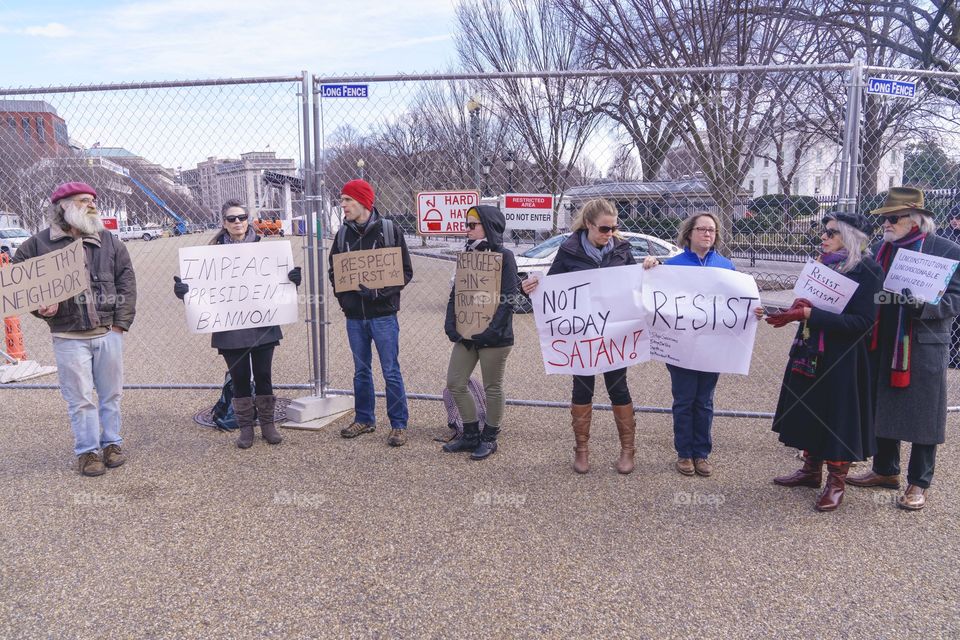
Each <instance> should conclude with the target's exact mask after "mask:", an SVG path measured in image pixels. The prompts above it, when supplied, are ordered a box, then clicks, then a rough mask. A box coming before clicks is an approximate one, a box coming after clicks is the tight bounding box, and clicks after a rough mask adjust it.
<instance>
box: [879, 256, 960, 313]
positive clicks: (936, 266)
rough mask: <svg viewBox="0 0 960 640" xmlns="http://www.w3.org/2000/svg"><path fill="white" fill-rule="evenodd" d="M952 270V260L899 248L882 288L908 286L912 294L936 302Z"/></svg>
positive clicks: (954, 265) (895, 289)
mask: <svg viewBox="0 0 960 640" xmlns="http://www.w3.org/2000/svg"><path fill="white" fill-rule="evenodd" d="M956 270H957V261H956V260H951V259H949V258H940V257H938V256H929V255H927V254H925V253H919V252H917V251H910V250H909V249H900V250H899V251H897V255H895V256H894V257H893V264H891V265H890V271H888V272H887V277H886V278H885V279H884V281H883V288H884V289H886V290H887V291H890V292H891V293H903V290H904V289H910V292H911V293H912V294H913V295H914V297H916V298H919V299H921V300H923V301H924V302H927V303H929V304H940V298H942V297H943V292H944V291H946V290H947V285H949V284H950V279H951V278H953V272H954V271H956Z"/></svg>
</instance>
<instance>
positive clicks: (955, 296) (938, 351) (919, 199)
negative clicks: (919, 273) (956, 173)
mask: <svg viewBox="0 0 960 640" xmlns="http://www.w3.org/2000/svg"><path fill="white" fill-rule="evenodd" d="M871 213H873V214H875V215H877V216H879V217H880V219H881V220H882V223H883V242H882V243H880V244H878V245H877V246H875V247H874V254H875V255H876V260H877V262H879V263H880V266H881V267H883V270H884V272H885V273H888V272H889V271H890V265H891V264H893V259H894V257H895V256H896V254H897V252H898V251H900V250H901V249H907V250H910V251H917V252H920V253H923V254H926V255H930V256H938V257H941V258H949V259H951V260H960V246H958V245H956V244H954V243H953V242H951V241H949V240H947V239H945V238H941V237H939V236H937V234H936V225H935V224H934V221H933V214H932V213H931V212H930V211H928V210H927V209H925V208H924V204H923V191H921V190H920V189H915V188H913V187H894V188H891V189H890V191H889V192H888V194H887V198H886V201H885V202H884V203H883V206H882V207H880V208H879V209H875V210H873V211H872V212H871ZM878 296H879V297H880V299H879V300H878V301H879V302H880V305H879V311H878V315H877V322H876V323H875V324H874V327H873V332H872V335H871V336H870V350H871V354H872V355H873V356H874V360H873V363H874V366H875V367H876V369H875V370H876V376H875V380H876V386H875V389H874V392H875V398H874V401H875V402H874V406H875V408H876V413H875V421H876V436H877V454H876V455H875V456H874V458H873V469H872V470H871V471H869V472H867V473H865V474H863V475H860V476H856V477H852V478H847V483H848V484H851V485H854V486H858V487H884V488H888V489H898V488H899V487H900V441H901V440H906V441H907V442H910V443H912V445H913V446H912V449H911V452H910V464H909V467H908V468H907V489H906V491H905V492H904V494H903V495H902V496H900V498H899V500H898V502H897V504H898V505H899V506H900V507H901V508H903V509H907V510H910V511H917V510H919V509H922V508H923V506H924V504H926V498H927V489H929V487H930V483H931V481H932V480H933V468H934V461H935V458H936V452H937V445H938V444H941V443H943V442H944V439H945V436H946V422H947V379H946V372H947V359H948V355H949V349H950V329H951V326H952V324H953V319H954V317H955V316H957V315H960V270H958V271H956V272H954V274H953V278H952V279H951V280H950V283H949V284H948V285H947V288H946V291H945V292H944V293H943V295H942V297H941V298H940V301H939V302H938V303H937V304H931V303H928V302H926V301H924V300H921V299H919V298H916V297H915V296H914V295H913V293H912V292H911V291H910V290H909V289H904V290H903V291H900V292H894V293H886V292H881V293H880V294H878Z"/></svg>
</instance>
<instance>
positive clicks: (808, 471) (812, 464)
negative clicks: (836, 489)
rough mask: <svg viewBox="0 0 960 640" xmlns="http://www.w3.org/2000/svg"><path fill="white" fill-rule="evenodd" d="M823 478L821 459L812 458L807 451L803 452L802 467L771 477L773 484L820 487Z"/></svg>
mask: <svg viewBox="0 0 960 640" xmlns="http://www.w3.org/2000/svg"><path fill="white" fill-rule="evenodd" d="M822 479H823V460H820V459H819V458H814V457H813V456H811V455H810V452H809V451H804V452H803V467H802V468H801V469H799V470H798V471H794V472H793V473H791V474H788V475H785V476H778V477H776V478H774V479H773V482H774V484H778V485H780V486H781V487H814V488H815V489H819V488H820V482H821V480H822Z"/></svg>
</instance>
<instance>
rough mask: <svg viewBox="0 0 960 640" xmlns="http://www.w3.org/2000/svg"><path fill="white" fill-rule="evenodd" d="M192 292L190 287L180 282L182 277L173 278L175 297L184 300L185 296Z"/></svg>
mask: <svg viewBox="0 0 960 640" xmlns="http://www.w3.org/2000/svg"><path fill="white" fill-rule="evenodd" d="M188 291H190V285H188V284H187V283H186V282H182V281H181V280H180V276H173V295H175V296H177V297H178V298H180V299H181V300H183V296H185V295H187V292H188Z"/></svg>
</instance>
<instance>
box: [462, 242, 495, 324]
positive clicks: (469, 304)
mask: <svg viewBox="0 0 960 640" xmlns="http://www.w3.org/2000/svg"><path fill="white" fill-rule="evenodd" d="M502 274H503V256H502V255H500V254H499V253H495V252H493V251H464V252H462V253H459V254H457V274H456V276H455V278H454V282H453V310H454V312H455V313H456V318H457V333H459V334H460V335H461V336H463V337H464V338H466V339H468V340H469V339H470V337H471V336H474V335H476V334H478V333H482V332H483V331H484V330H485V329H486V328H487V327H488V326H490V321H491V320H493V314H494V313H496V312H497V307H498V306H499V304H500V278H501V277H502Z"/></svg>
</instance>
